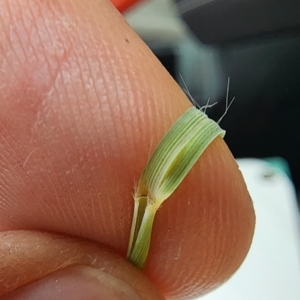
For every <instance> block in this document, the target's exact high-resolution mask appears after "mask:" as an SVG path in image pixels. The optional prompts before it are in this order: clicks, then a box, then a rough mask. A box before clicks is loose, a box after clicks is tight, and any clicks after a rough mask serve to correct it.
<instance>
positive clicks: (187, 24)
mask: <svg viewBox="0 0 300 300" xmlns="http://www.w3.org/2000/svg"><path fill="white" fill-rule="evenodd" d="M112 2H114V4H115V5H116V6H117V7H118V8H119V10H120V11H121V12H122V13H123V14H124V15H125V17H126V19H127V20H128V22H129V23H130V25H131V26H132V27H133V29H134V30H135V31H136V32H137V33H138V34H139V35H140V36H141V38H142V39H143V40H144V41H145V42H146V43H147V44H148V46H149V47H150V48H151V49H152V51H153V52H154V53H155V54H156V56H157V57H158V58H159V60H160V61H161V62H162V64H163V65H164V66H165V68H166V69H167V70H168V71H169V73H170V74H171V75H172V76H173V77H174V78H175V79H176V80H177V81H178V83H179V84H180V85H181V86H183V81H182V79H181V78H180V75H181V76H182V78H183V80H184V82H185V84H186V86H187V88H188V90H189V92H190V94H191V95H192V97H193V98H194V99H195V100H196V101H197V102H198V103H199V105H205V104H206V103H207V101H208V98H210V101H211V103H215V102H217V105H215V106H213V107H212V108H210V109H209V110H208V111H207V114H208V115H209V116H210V117H211V118H213V119H215V120H218V119H219V118H220V116H221V115H222V114H223V113H224V111H225V98H226V88H227V80H228V78H229V77H230V90H229V91H230V93H229V99H232V98H233V97H235V101H234V103H233V105H232V106H231V108H230V110H229V112H228V113H227V116H226V117H225V118H224V119H223V120H222V124H221V125H222V128H224V129H225V130H226V131H227V134H226V137H225V140H226V142H227V144H228V145H229V147H230V149H231V151H232V152H233V154H234V156H235V157H236V158H241V157H257V158H267V157H268V158H269V157H280V158H283V159H284V160H285V161H284V160H280V164H282V167H284V168H285V167H286V165H285V163H286V162H287V163H288V166H289V169H290V174H291V177H292V180H293V183H294V185H295V187H296V190H297V192H298V195H299V190H300V132H299V131H300V101H299V100H300V1H299V0H226V1H225V0H143V1H137V0H127V1H126V0H125V1H124V0H112Z"/></svg>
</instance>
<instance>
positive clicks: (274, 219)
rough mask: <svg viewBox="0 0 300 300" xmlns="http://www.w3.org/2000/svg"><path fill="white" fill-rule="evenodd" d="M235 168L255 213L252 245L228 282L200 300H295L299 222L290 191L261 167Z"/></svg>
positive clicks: (243, 163)
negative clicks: (240, 173) (238, 169)
mask: <svg viewBox="0 0 300 300" xmlns="http://www.w3.org/2000/svg"><path fill="white" fill-rule="evenodd" d="M238 163H239V165H240V168H241V171H242V173H243V175H244V178H245V181H246V183H247V186H248V190H249V192H250V194H251V197H252V199H253V203H254V207H255V212H256V230H255V234H254V240H253V243H252V246H251V249H250V251H249V254H248V256H247V258H246V260H245V261H244V263H243V264H242V266H241V268H240V269H239V270H238V271H237V272H236V273H235V274H234V275H233V277H232V278H231V279H230V280H229V281H228V282H226V283H225V284H224V285H222V286H221V287H219V288H218V289H216V290H215V291H213V292H211V293H208V294H207V295H205V296H202V297H200V298H199V299H201V300H221V299H222V300H227V299H228V300H299V299H300V226H299V225H300V224H299V223H300V222H299V214H298V208H297V204H296V198H295V193H294V189H293V186H292V184H291V182H290V180H289V179H288V177H287V176H285V174H284V173H281V172H280V171H276V170H275V169H273V168H272V166H271V165H270V164H268V163H266V162H264V161H260V160H255V159H245V160H240V161H238ZM272 174H273V175H272Z"/></svg>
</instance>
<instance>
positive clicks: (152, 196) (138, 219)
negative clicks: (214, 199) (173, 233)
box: [127, 107, 225, 268]
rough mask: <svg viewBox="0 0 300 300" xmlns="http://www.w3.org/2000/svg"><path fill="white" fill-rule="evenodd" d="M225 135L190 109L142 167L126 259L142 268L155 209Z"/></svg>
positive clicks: (216, 126)
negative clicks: (210, 146)
mask: <svg viewBox="0 0 300 300" xmlns="http://www.w3.org/2000/svg"><path fill="white" fill-rule="evenodd" d="M224 135H225V131H224V130H222V129H221V128H220V127H219V124H218V123H216V122H215V121H213V120H211V119H209V118H208V117H207V115H206V114H205V113H203V112H202V111H200V110H198V109H196V108H195V107H191V108H190V109H188V110H187V111H186V112H185V113H184V114H183V115H182V116H181V117H180V118H179V119H178V120H177V121H176V122H175V124H174V125H173V126H172V128H171V129H170V130H169V132H168V133H167V134H166V135H165V136H164V138H163V139H162V140H161V142H160V143H159V145H158V146H157V148H156V149H155V151H154V153H153V155H152V157H151V158H150V160H149V162H148V164H147V166H146V167H145V169H144V171H143V173H142V175H141V177H140V179H139V182H138V185H137V188H136V191H135V193H134V214H133V220H132V225H131V232H130V238H129V245H128V252H127V256H128V259H129V260H130V261H131V262H132V263H133V264H134V265H136V266H137V267H139V268H143V266H144V265H145V262H146V259H147V256H148V251H149V247H150V241H151V231H152V225H153V221H154V217H155V214H156V211H157V209H158V208H159V206H160V205H161V204H162V203H163V202H164V201H165V200H166V199H167V198H168V197H169V196H170V195H171V194H172V193H173V192H174V191H175V190H176V188H177V187H178V186H179V184H180V183H181V182H182V180H183V179H184V178H185V176H186V175H187V174H188V172H189V171H190V170H191V168H192V167H193V165H194V164H195V163H196V161H197V160H198V159H199V157H200V156H201V154H202V153H203V152H204V150H205V149H206V148H207V147H208V146H209V144H210V143H211V142H212V141H213V140H214V139H215V138H216V137H217V136H221V137H224Z"/></svg>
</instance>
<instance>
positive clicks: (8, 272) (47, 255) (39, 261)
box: [0, 230, 163, 300]
mask: <svg viewBox="0 0 300 300" xmlns="http://www.w3.org/2000/svg"><path fill="white" fill-rule="evenodd" d="M0 241H1V245H0V253H1V262H0V266H1V268H0V298H1V300H18V299H20V300H27V299H28V300H30V299H37V300H39V299H43V300H47V299H49V300H50V299H51V300H52V299H64V300H68V299H72V300H83V299H84V300H97V299H99V300H100V299H105V300H127V299H128V300H129V299H130V300H159V299H163V297H162V296H160V295H159V293H158V292H157V290H156V288H155V287H154V286H153V285H152V284H151V283H150V282H149V280H147V278H146V276H145V275H144V274H143V273H142V272H141V271H140V270H138V269H136V268H135V267H134V266H132V265H131V264H130V263H128V262H127V261H125V260H124V259H122V258H121V257H120V256H119V255H116V254H114V253H112V252H111V251H108V250H106V249H104V247H101V246H99V245H96V244H95V243H92V242H88V241H86V240H81V239H78V238H71V237H66V236H62V235H58V234H50V233H45V232H37V231H36V232H33V231H24V230H23V231H22V230H17V231H7V232H2V233H0ZM55 271H56V272H55ZM26 284H28V285H26ZM24 285H25V286H24ZM7 292H10V293H9V294H6V293H7ZM3 293H4V294H5V295H3ZM1 295H3V297H1Z"/></svg>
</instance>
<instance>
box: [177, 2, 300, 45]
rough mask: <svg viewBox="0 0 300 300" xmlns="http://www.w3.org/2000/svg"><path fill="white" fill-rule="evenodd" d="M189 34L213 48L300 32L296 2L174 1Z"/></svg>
mask: <svg viewBox="0 0 300 300" xmlns="http://www.w3.org/2000/svg"><path fill="white" fill-rule="evenodd" d="M175 2H176V3H177V8H178V11H179V13H180V14H181V16H182V19H183V20H184V21H185V22H186V24H187V25H188V26H189V28H190V29H191V30H192V32H193V33H194V34H195V35H196V36H197V37H198V38H199V40H200V41H201V42H203V43H208V44H216V43H224V42H232V41H235V40H238V39H244V38H249V37H253V36H255V37H257V36H260V35H264V34H270V33H271V34H274V33H276V34H277V33H283V34H286V33H291V32H292V31H300V1H299V0H175Z"/></svg>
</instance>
